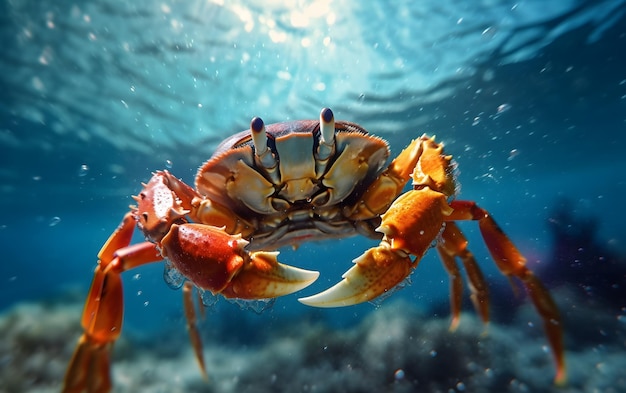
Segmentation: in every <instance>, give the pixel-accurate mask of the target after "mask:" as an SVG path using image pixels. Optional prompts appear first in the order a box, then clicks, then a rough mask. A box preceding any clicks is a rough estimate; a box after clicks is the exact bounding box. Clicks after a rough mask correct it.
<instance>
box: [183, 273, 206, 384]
mask: <svg viewBox="0 0 626 393" xmlns="http://www.w3.org/2000/svg"><path fill="white" fill-rule="evenodd" d="M183 305H184V308H185V318H186V320H187V330H188V331H189V338H190V339H191V345H192V346H193V351H194V353H195V354H196V359H197V360H198V365H199V366H200V370H201V371H202V377H203V378H204V379H205V380H208V379H209V376H208V375H207V373H206V367H205V364H204V354H203V353H202V339H201V338H200V333H199V332H198V325H197V323H196V320H197V314H196V308H195V306H194V302H193V284H192V283H191V282H189V281H186V282H185V284H184V286H183ZM200 307H202V306H200Z"/></svg>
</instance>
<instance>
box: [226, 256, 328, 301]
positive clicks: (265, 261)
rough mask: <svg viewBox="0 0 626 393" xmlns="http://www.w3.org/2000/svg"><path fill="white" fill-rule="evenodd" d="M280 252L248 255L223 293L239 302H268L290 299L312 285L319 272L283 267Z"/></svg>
mask: <svg viewBox="0 0 626 393" xmlns="http://www.w3.org/2000/svg"><path fill="white" fill-rule="evenodd" d="M277 255H278V252H265V251H257V252H251V253H249V254H248V256H247V258H244V259H247V263H246V264H245V265H244V266H243V268H242V269H241V270H240V271H239V272H238V273H237V275H236V276H235V277H234V278H233V279H232V281H231V282H230V284H229V285H228V287H226V288H225V289H224V290H223V291H222V292H221V293H222V295H224V296H225V297H231V298H239V299H267V298H274V297H278V296H284V295H288V294H290V293H293V292H296V291H299V290H301V289H303V288H306V287H308V286H309V285H311V284H312V283H313V282H314V281H315V280H317V278H318V277H319V275H320V274H319V272H316V271H312V270H304V269H299V268H297V267H293V266H289V265H284V264H282V263H279V262H278V260H276V256H277Z"/></svg>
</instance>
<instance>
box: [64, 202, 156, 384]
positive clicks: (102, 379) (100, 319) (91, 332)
mask: <svg viewBox="0 0 626 393" xmlns="http://www.w3.org/2000/svg"><path fill="white" fill-rule="evenodd" d="M134 227H135V219H134V218H133V216H132V214H131V213H127V214H126V215H125V216H124V219H123V220H122V223H121V224H120V226H119V227H118V228H117V229H116V230H115V232H113V233H112V234H111V236H110V237H109V239H108V240H107V242H106V243H105V244H104V246H103V247H102V249H101V250H100V252H99V253H98V259H99V260H98V266H97V267H96V270H95V272H94V277H93V281H92V284H91V289H90V290H89V295H88V296H87V301H86V303H85V308H84V311H83V316H82V326H83V329H84V331H83V334H82V336H81V337H80V339H79V340H78V346H77V347H76V350H75V351H74V355H73V356H72V360H71V361H70V365H69V367H68V370H67V372H66V374H65V380H64V386H63V389H62V391H63V392H66V393H69V392H106V391H109V390H111V376H110V352H111V347H112V346H113V343H114V342H115V340H117V338H118V337H119V334H120V331H121V328H122V316H123V306H124V304H123V291H122V280H121V277H120V274H121V273H122V272H124V271H126V270H128V269H132V268H135V267H137V266H140V265H143V264H146V263H150V262H155V261H158V260H161V259H162V258H161V255H160V254H159V252H158V251H157V249H156V247H155V245H154V244H152V243H148V242H144V243H140V244H136V245H132V246H129V243H130V239H131V237H132V232H133V229H134Z"/></svg>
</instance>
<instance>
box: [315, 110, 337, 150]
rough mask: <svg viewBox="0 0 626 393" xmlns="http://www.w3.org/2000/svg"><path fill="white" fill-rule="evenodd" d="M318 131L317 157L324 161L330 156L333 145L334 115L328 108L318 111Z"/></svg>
mask: <svg viewBox="0 0 626 393" xmlns="http://www.w3.org/2000/svg"><path fill="white" fill-rule="evenodd" d="M320 133H321V140H320V144H319V146H318V148H317V158H318V160H322V161H324V160H326V159H328V157H330V155H331V154H332V152H333V150H334V147H335V115H333V111H331V110H330V108H324V109H322V111H321V112H320Z"/></svg>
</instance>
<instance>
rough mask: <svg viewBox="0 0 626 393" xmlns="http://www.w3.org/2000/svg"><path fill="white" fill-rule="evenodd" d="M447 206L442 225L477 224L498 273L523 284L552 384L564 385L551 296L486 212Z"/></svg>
mask: <svg viewBox="0 0 626 393" xmlns="http://www.w3.org/2000/svg"><path fill="white" fill-rule="evenodd" d="M450 206H451V207H452V208H453V209H454V212H453V213H452V214H451V215H450V216H448V217H447V218H446V221H457V220H477V221H478V225H479V228H480V232H481V234H482V236H483V239H484V240H485V244H486V245H487V248H488V249H489V252H490V253H491V256H492V258H493V260H494V261H495V262H496V265H497V266H498V269H499V270H500V271H501V272H502V274H504V275H505V276H507V277H510V276H513V277H517V278H518V279H520V281H521V282H522V283H523V285H524V287H525V288H526V291H527V292H528V294H529V296H530V298H531V300H532V302H533V304H534V305H535V308H536V309H537V312H538V313H539V315H540V316H541V318H542V319H543V326H544V329H545V331H546V335H547V336H548V342H549V343H550V347H551V348H552V352H553V355H554V360H555V363H556V369H557V373H556V376H555V379H554V380H555V383H557V384H563V383H565V380H566V371H565V355H564V348H563V329H562V322H561V316H560V314H559V310H558V308H557V306H556V304H555V303H554V300H553V299H552V296H550V292H548V290H547V289H546V287H545V286H544V285H543V284H542V283H541V281H540V280H539V279H538V278H537V277H536V276H535V275H534V274H533V272H532V271H530V269H528V268H527V267H526V258H524V256H523V255H522V254H521V253H520V252H519V250H518V249H517V248H516V247H515V245H513V242H511V240H510V239H509V238H508V237H507V236H506V235H505V234H504V232H503V231H502V229H500V227H499V226H498V224H496V222H495V221H494V219H493V218H492V217H491V215H490V214H489V213H488V212H487V211H486V210H484V209H482V208H481V207H479V206H478V205H476V203H475V202H471V201H453V202H451V203H450Z"/></svg>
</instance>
